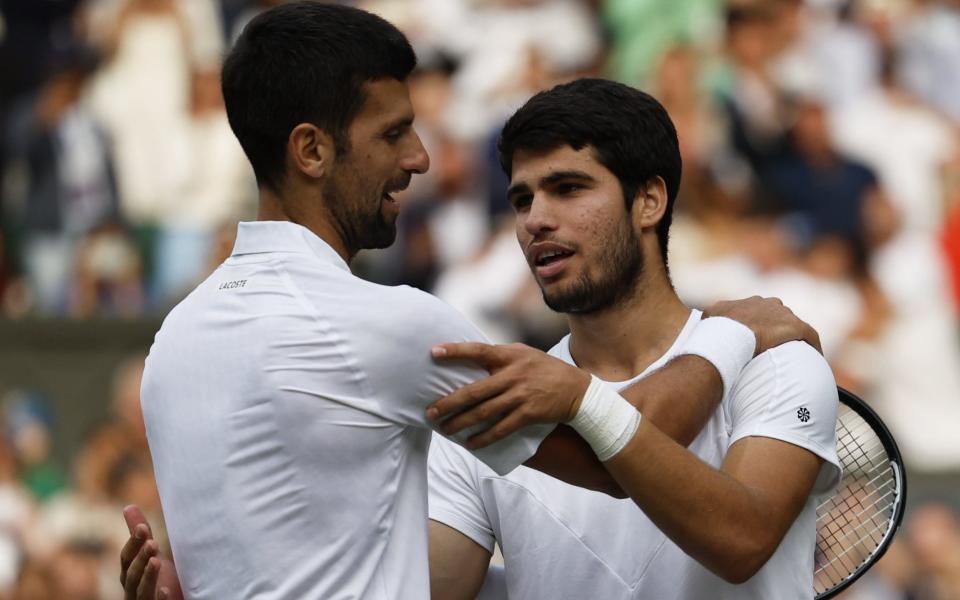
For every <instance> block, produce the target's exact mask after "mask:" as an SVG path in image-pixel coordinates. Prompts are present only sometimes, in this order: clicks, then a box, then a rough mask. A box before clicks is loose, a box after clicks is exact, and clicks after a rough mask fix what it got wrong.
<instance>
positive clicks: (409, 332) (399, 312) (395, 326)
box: [369, 284, 487, 344]
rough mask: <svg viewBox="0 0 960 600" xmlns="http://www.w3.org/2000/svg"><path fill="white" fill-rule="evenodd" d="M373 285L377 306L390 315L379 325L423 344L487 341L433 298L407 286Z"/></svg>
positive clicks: (467, 321)
mask: <svg viewBox="0 0 960 600" xmlns="http://www.w3.org/2000/svg"><path fill="white" fill-rule="evenodd" d="M369 285H371V286H375V288H376V289H375V290H374V291H375V293H376V296H377V298H378V301H377V304H378V306H380V308H381V309H382V310H383V311H384V312H385V313H387V314H388V315H389V316H388V318H387V319H383V320H381V323H382V324H384V325H386V326H388V327H389V328H390V329H392V330H394V331H396V332H399V333H402V334H403V335H405V336H407V337H410V338H412V339H423V340H424V341H425V342H426V343H430V344H434V343H440V342H465V341H483V342H485V341H487V339H486V336H484V335H483V333H481V332H480V330H479V329H478V328H477V327H476V326H475V325H474V324H473V323H471V322H470V320H469V319H467V318H466V317H465V316H463V314H461V313H460V311H458V310H457V309H455V308H453V307H452V306H450V305H449V304H447V303H446V302H444V301H443V300H440V299H439V298H437V297H436V296H432V295H430V294H428V293H426V292H424V291H422V290H418V289H416V288H412V287H408V286H382V285H376V284H369Z"/></svg>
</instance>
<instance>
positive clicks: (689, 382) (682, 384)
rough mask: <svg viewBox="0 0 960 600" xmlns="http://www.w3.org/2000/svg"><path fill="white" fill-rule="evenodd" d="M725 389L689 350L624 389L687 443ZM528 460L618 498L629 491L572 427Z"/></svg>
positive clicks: (558, 431)
mask: <svg viewBox="0 0 960 600" xmlns="http://www.w3.org/2000/svg"><path fill="white" fill-rule="evenodd" d="M722 394H723V383H722V381H721V380H720V375H719V373H718V372H717V370H716V368H715V367H714V366H713V365H711V364H710V363H709V362H707V361H705V360H703V359H702V358H699V357H697V356H690V355H686V356H680V357H678V358H676V359H674V360H672V361H670V362H669V363H668V364H667V365H666V366H664V367H663V368H662V369H660V370H658V371H657V372H655V373H653V374H652V375H650V376H649V377H646V378H644V379H642V380H640V381H639V382H637V383H636V384H634V385H632V386H630V387H629V388H626V389H625V390H622V391H621V392H620V395H621V396H623V397H624V398H625V399H627V400H628V401H629V402H630V403H631V404H633V405H634V406H635V407H637V409H638V410H640V412H641V413H642V414H643V418H644V419H645V420H647V421H648V422H650V423H653V424H654V425H656V426H657V429H659V430H660V431H661V432H663V433H664V434H665V435H667V436H669V437H670V438H672V439H674V440H676V441H677V442H678V443H679V444H681V445H683V446H687V445H689V444H690V442H692V441H693V440H694V439H695V438H696V437H697V435H699V433H700V431H701V430H702V429H703V426H704V425H705V424H706V422H707V420H708V419H709V418H710V415H711V414H713V412H714V411H715V410H716V408H717V405H718V404H719V403H720V397H721V396H722ZM525 464H526V465H527V466H528V467H531V468H533V469H537V470H538V471H542V472H544V473H546V474H548V475H550V476H552V477H555V478H557V479H561V480H563V481H566V482H567V483H569V484H571V485H576V486H578V487H582V488H586V489H590V490H594V491H599V492H603V493H605V494H608V495H610V496H613V497H615V498H626V497H627V493H626V492H625V491H624V490H623V489H621V486H620V484H619V483H618V482H617V481H616V480H615V479H614V478H613V476H612V475H611V473H610V472H609V471H608V470H607V469H606V468H605V467H604V465H603V463H601V462H600V461H599V460H598V459H597V457H596V455H595V454H594V453H593V451H592V450H591V449H590V445H589V444H587V443H586V442H585V441H584V440H583V439H582V438H581V437H580V436H579V435H577V434H576V432H574V431H573V430H572V429H570V428H569V427H565V426H562V425H561V426H558V427H557V429H556V430H554V432H553V433H551V434H550V435H549V436H547V438H546V439H545V440H544V441H543V443H542V444H541V445H540V448H539V449H538V451H537V453H536V454H535V455H534V456H533V458H531V459H530V460H529V461H527V462H526V463H525Z"/></svg>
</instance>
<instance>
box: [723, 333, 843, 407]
mask: <svg viewBox="0 0 960 600" xmlns="http://www.w3.org/2000/svg"><path fill="white" fill-rule="evenodd" d="M758 386H759V387H764V388H766V391H768V392H773V391H775V390H778V389H783V388H784V387H786V386H790V387H794V386H800V387H802V388H804V389H806V390H808V391H811V392H813V391H822V390H829V389H832V388H835V387H836V382H835V381H834V378H833V372H832V371H831V370H830V365H829V364H828V363H827V361H826V359H825V358H823V356H822V355H821V354H820V353H819V352H817V351H816V349H814V348H813V347H812V346H810V345H809V344H806V343H804V342H788V343H786V344H782V345H780V346H777V347H775V348H771V349H770V350H767V351H766V352H764V353H762V354H760V355H758V356H756V357H754V358H753V360H751V361H750V362H749V363H747V366H746V367H744V369H743V371H742V372H741V373H740V377H739V378H738V379H737V383H736V384H735V385H734V388H733V393H734V394H737V393H744V392H748V391H752V390H753V389H754V388H756V387H758Z"/></svg>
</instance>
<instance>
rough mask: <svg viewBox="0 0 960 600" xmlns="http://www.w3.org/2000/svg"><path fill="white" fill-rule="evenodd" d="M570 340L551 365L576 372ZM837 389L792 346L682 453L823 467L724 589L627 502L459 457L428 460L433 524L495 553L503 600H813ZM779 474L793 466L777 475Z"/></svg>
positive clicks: (451, 452) (444, 449) (757, 369)
mask: <svg viewBox="0 0 960 600" xmlns="http://www.w3.org/2000/svg"><path fill="white" fill-rule="evenodd" d="M699 319H700V313H699V312H698V311H693V314H692V315H691V317H690V320H689V321H688V322H687V324H686V326H685V327H684V328H683V330H682V331H681V333H680V335H679V336H678V338H677V340H676V342H674V344H673V347H671V348H670V350H669V351H667V353H666V354H665V355H664V356H663V357H661V358H660V359H659V360H658V361H657V362H656V363H654V364H653V365H651V366H650V368H648V369H647V370H646V371H644V373H642V374H641V375H639V376H637V377H635V378H633V379H631V380H629V381H628V382H623V384H622V387H626V385H627V384H628V383H632V382H634V381H636V380H637V379H639V378H641V377H643V376H645V375H647V374H648V373H650V372H652V371H654V370H656V369H658V368H660V367H661V366H663V365H664V364H665V363H666V362H667V361H668V360H669V359H670V358H672V357H673V356H675V355H676V354H677V352H678V350H679V349H680V348H681V347H682V346H683V343H684V341H685V340H686V339H687V337H688V336H689V334H690V332H691V331H692V330H693V328H694V327H695V326H696V323H697V322H698V321H699ZM568 341H569V338H565V339H564V340H561V342H560V343H559V344H558V345H557V346H556V347H554V348H553V350H552V351H551V353H552V354H553V355H554V356H557V357H559V358H562V359H563V360H565V361H567V362H572V359H571V357H570V353H569V348H568ZM836 414H837V388H836V384H835V383H834V379H833V375H832V373H831V372H830V368H829V367H828V366H827V363H826V361H824V359H823V357H821V356H820V355H819V354H818V353H817V352H816V351H815V350H814V349H813V348H811V347H810V346H807V345H806V344H803V343H801V342H792V343H789V344H785V345H783V346H780V347H777V348H774V349H772V350H770V351H768V352H765V353H763V354H761V355H760V356H758V357H756V358H755V359H753V360H752V361H751V362H750V363H749V364H748V365H747V366H746V368H745V369H744V370H743V372H742V373H741V375H740V378H739V379H738V380H737V382H736V384H735V385H734V386H733V387H732V389H731V391H730V392H729V393H728V394H727V397H725V398H724V399H723V402H722V403H721V406H720V407H719V408H718V409H717V411H716V412H715V413H714V415H713V417H712V418H711V419H710V421H709V422H708V423H707V425H706V426H705V427H704V429H703V431H702V432H701V433H700V435H699V436H698V437H697V438H696V440H694V442H693V443H692V444H691V445H690V450H691V451H693V452H694V453H695V454H697V456H699V457H700V458H701V459H702V460H704V461H705V462H707V463H709V464H710V465H713V466H714V467H719V466H720V464H721V462H722V460H723V457H724V455H725V454H726V452H727V449H728V448H729V447H730V445H731V444H733V443H734V442H736V441H737V440H739V439H741V438H743V437H746V436H764V437H772V438H776V439H781V440H785V441H787V442H790V443H792V444H796V445H798V446H800V447H803V448H806V449H808V450H810V451H811V452H813V453H814V454H816V455H817V456H820V457H821V458H823V459H824V461H825V462H824V466H823V467H822V471H821V473H820V475H819V477H818V480H817V485H816V486H815V490H814V492H813V493H812V494H811V496H810V498H809V499H808V500H807V503H806V505H805V506H804V508H803V511H802V512H801V514H800V516H799V517H798V518H797V520H796V522H795V523H794V524H793V526H792V527H791V528H790V530H789V531H788V532H787V534H786V536H785V537H784V540H783V542H782V543H781V544H780V547H779V548H778V549H777V551H776V552H775V553H774V555H773V556H772V557H771V558H770V560H769V561H768V562H767V564H766V565H765V566H764V567H763V568H762V569H761V570H760V571H759V572H758V573H757V574H756V575H755V576H754V577H753V578H751V579H750V580H749V581H747V582H746V583H744V584H742V585H732V584H729V583H727V582H725V581H723V580H722V579H721V578H719V577H717V576H716V575H713V574H712V573H710V572H709V571H708V570H707V569H706V568H704V567H703V566H701V565H700V564H699V563H697V562H696V561H694V560H693V559H692V558H690V557H689V556H687V555H686V554H684V552H683V551H682V550H680V548H679V547H677V546H676V544H674V543H673V542H671V541H670V540H669V539H667V537H666V536H665V535H664V534H663V533H662V532H661V531H660V530H659V529H658V528H657V527H656V526H655V525H654V524H653V523H652V522H651V521H650V520H649V519H648V518H647V517H646V516H645V515H644V513H643V512H642V511H641V510H640V509H638V508H637V506H636V505H635V504H634V503H633V501H632V500H630V499H624V500H617V499H614V498H611V497H609V496H606V495H604V494H601V493H598V492H591V491H588V490H584V489H581V488H577V487H574V486H571V485H568V484H566V483H563V482H561V481H559V480H556V479H553V478H551V477H548V476H546V475H544V474H542V473H540V472H538V471H534V470H532V469H529V468H524V467H521V468H519V469H517V470H515V471H513V472H512V473H510V474H508V475H506V476H498V475H497V474H496V473H494V472H493V471H491V470H490V469H488V468H486V467H484V466H483V465H482V464H480V463H479V462H478V461H476V460H474V459H473V458H472V457H471V456H470V455H469V454H468V453H466V452H464V451H463V450H462V449H461V448H459V447H457V446H455V445H453V444H450V443H447V442H445V441H443V440H438V441H437V443H435V444H434V446H433V449H432V450H431V452H430V459H429V465H430V477H429V484H430V518H431V519H434V520H436V521H440V522H442V523H445V524H447V525H449V526H451V527H453V528H454V529H457V530H458V531H460V532H462V533H463V534H465V535H467V536H468V537H470V538H471V539H473V540H474V541H476V542H477V543H478V544H480V545H481V546H483V547H484V548H487V549H488V550H491V551H492V550H493V546H494V542H495V541H496V542H498V543H499V544H500V547H501V549H502V550H503V557H504V565H505V567H506V579H507V590H508V592H509V596H510V599H511V600H524V599H531V600H532V599H539V598H603V599H604V600H618V599H627V598H637V599H640V598H643V599H648V598H657V599H660V598H684V599H689V600H700V599H703V598H711V599H731V600H732V599H736V600H741V599H744V598H756V599H769V598H778V599H779V598H786V599H792V598H812V597H813V556H814V551H813V549H814V543H815V536H816V530H815V520H816V515H815V511H816V498H817V497H818V496H819V495H821V494H822V493H824V492H826V491H828V490H830V489H832V488H833V486H834V485H835V484H836V482H837V481H838V480H839V475H840V467H839V461H838V460H837V453H836V433H835V431H836V429H835V427H836V425H835V423H836ZM784 468H785V469H788V468H789V465H784Z"/></svg>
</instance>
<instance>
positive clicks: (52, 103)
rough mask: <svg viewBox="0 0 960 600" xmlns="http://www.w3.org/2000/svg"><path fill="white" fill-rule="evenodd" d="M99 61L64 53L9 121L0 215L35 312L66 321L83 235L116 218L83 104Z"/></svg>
mask: <svg viewBox="0 0 960 600" xmlns="http://www.w3.org/2000/svg"><path fill="white" fill-rule="evenodd" d="M95 67H96V59H95V57H94V56H93V55H92V54H91V53H90V51H89V50H88V49H84V48H82V47H76V46H72V47H70V48H68V49H66V50H64V51H63V52H62V53H61V54H60V55H59V56H58V57H57V61H56V63H55V64H54V66H53V67H52V74H51V76H50V77H49V79H48V80H47V82H46V83H45V84H44V85H43V87H42V88H41V89H40V91H39V92H38V93H37V95H35V96H30V97H27V98H23V99H21V101H20V103H19V104H18V106H17V108H15V109H14V110H13V113H12V114H11V126H10V131H9V136H8V146H7V149H8V151H7V154H8V164H7V169H6V172H5V173H4V174H3V175H4V179H5V180H6V181H7V184H8V185H7V189H8V190H14V192H13V193H11V194H9V195H7V196H6V197H5V198H4V200H5V202H4V203H5V205H6V206H5V209H6V212H7V214H8V216H9V217H10V221H11V223H10V226H11V227H13V228H16V229H17V230H18V231H19V236H18V237H19V239H20V242H21V248H20V252H19V254H20V255H21V257H22V262H23V267H24V270H25V275H26V279H27V282H28V284H29V286H30V288H31V292H32V295H33V297H34V298H35V299H36V303H37V308H38V309H39V310H40V311H41V312H43V313H47V314H63V313H64V312H65V311H66V306H67V290H68V288H69V282H70V271H71V262H72V257H73V255H74V253H75V252H76V249H77V244H78V242H79V240H80V238H82V237H83V236H84V235H85V234H86V233H87V232H89V231H90V230H91V229H93V228H94V227H96V226H97V225H99V224H100V223H102V222H103V221H104V220H106V219H111V218H116V216H117V210H118V201H117V195H116V188H115V185H114V183H115V182H114V178H113V167H112V163H111V159H110V155H109V146H108V141H107V138H106V135H105V133H104V131H103V130H102V129H101V127H100V124H99V123H98V121H97V120H96V119H95V118H94V117H93V116H92V115H91V113H90V112H89V111H88V110H87V109H86V107H85V105H84V104H83V102H82V96H83V94H84V91H85V89H86V86H87V82H88V81H89V79H90V76H91V75H92V73H93V72H94V69H95Z"/></svg>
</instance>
